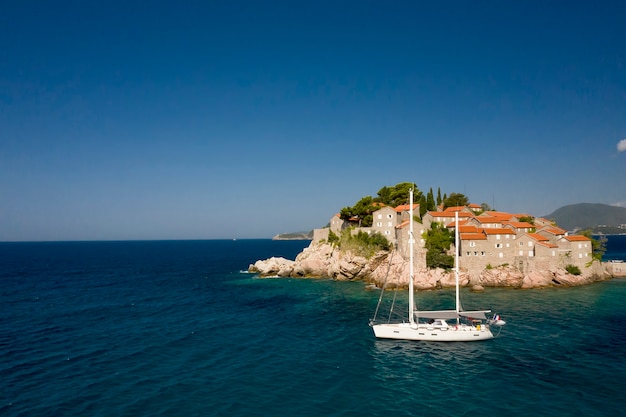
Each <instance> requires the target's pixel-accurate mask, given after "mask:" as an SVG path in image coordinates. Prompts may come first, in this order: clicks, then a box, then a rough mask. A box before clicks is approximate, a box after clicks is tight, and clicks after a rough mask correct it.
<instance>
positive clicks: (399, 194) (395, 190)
mask: <svg viewBox="0 0 626 417" xmlns="http://www.w3.org/2000/svg"><path fill="white" fill-rule="evenodd" d="M411 188H412V189H413V200H414V201H417V200H418V199H419V197H420V196H421V194H422V192H421V191H420V190H419V189H418V188H417V185H415V183H411V182H401V183H398V184H396V185H394V186H393V187H387V186H385V187H383V188H381V189H380V190H378V197H377V198H375V199H374V201H376V202H380V203H383V204H386V205H388V206H391V207H397V206H399V205H401V204H409V191H410V190H411Z"/></svg>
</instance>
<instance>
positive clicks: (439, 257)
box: [424, 223, 454, 269]
mask: <svg viewBox="0 0 626 417" xmlns="http://www.w3.org/2000/svg"><path fill="white" fill-rule="evenodd" d="M424 240H425V246H426V249H427V252H426V266H428V267H429V268H444V269H450V268H452V267H454V257H453V256H451V255H448V251H449V250H450V246H451V245H452V242H453V241H454V236H453V234H452V233H450V231H449V230H448V229H446V228H445V227H442V226H440V225H439V224H438V223H433V224H432V226H431V228H430V230H428V231H426V232H425V233H424Z"/></svg>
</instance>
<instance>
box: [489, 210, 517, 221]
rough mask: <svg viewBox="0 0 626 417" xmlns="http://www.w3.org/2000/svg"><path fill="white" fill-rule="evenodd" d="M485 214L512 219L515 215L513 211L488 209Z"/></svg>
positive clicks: (502, 218) (501, 218)
mask: <svg viewBox="0 0 626 417" xmlns="http://www.w3.org/2000/svg"><path fill="white" fill-rule="evenodd" d="M485 214H486V215H487V216H491V217H495V218H496V219H500V220H510V219H511V218H512V217H514V215H512V214H511V213H506V212H504V211H486V212H485Z"/></svg>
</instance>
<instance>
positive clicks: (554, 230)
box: [540, 226, 567, 235]
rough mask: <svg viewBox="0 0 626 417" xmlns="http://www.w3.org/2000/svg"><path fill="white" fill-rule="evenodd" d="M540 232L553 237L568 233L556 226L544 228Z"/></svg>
mask: <svg viewBox="0 0 626 417" xmlns="http://www.w3.org/2000/svg"><path fill="white" fill-rule="evenodd" d="M540 231H541V232H546V233H550V234H553V235H564V234H565V233H567V231H566V230H564V229H561V228H560V227H556V226H544V227H542V228H541V229H540Z"/></svg>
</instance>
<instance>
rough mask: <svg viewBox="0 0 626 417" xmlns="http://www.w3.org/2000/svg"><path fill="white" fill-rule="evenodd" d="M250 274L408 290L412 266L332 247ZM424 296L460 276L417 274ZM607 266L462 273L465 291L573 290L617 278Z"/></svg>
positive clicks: (313, 248) (320, 246)
mask: <svg viewBox="0 0 626 417" xmlns="http://www.w3.org/2000/svg"><path fill="white" fill-rule="evenodd" d="M248 272H251V273H256V274H259V276H262V277H270V276H272V277H292V278H332V279H335V280H338V281H363V282H365V283H368V284H371V285H375V286H377V287H382V286H383V285H386V286H387V287H390V286H391V287H403V288H405V287H408V276H409V265H408V261H407V260H405V259H404V258H403V257H402V256H400V255H399V254H398V253H396V252H387V251H381V252H378V253H377V254H375V255H374V256H373V257H371V258H370V259H366V258H364V257H362V256H358V255H354V254H352V253H351V252H343V251H340V250H338V249H337V248H335V247H334V246H333V245H330V244H328V243H320V242H312V243H311V245H309V246H308V247H307V248H305V249H304V250H303V251H302V252H301V253H300V254H298V256H297V257H296V259H295V260H289V259H285V258H282V257H272V258H269V259H266V260H259V261H257V262H255V263H254V264H251V265H250V266H249V268H248ZM414 275H415V280H414V285H415V288H416V289H418V290H433V289H440V288H449V287H454V285H455V284H454V281H455V278H454V274H453V273H452V272H449V271H445V270H443V269H424V270H416V271H414ZM614 276H615V275H614V274H613V273H611V272H610V271H609V268H608V267H607V265H605V264H603V263H600V262H594V263H593V264H592V265H591V266H590V267H588V268H584V270H583V271H582V273H581V274H580V275H572V274H570V273H568V272H567V271H565V270H564V269H554V270H546V271H533V272H530V273H528V274H523V273H521V272H520V271H518V270H517V269H516V268H514V267H512V266H506V267H497V268H491V269H485V270H483V271H481V272H480V273H478V274H469V273H468V272H467V271H463V269H461V270H460V273H459V278H460V283H461V286H463V287H470V288H472V289H473V290H475V291H480V290H483V289H484V288H487V287H509V288H520V289H531V288H547V287H573V286H579V285H586V284H591V283H593V282H597V281H604V280H607V279H610V278H613V277H614Z"/></svg>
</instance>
